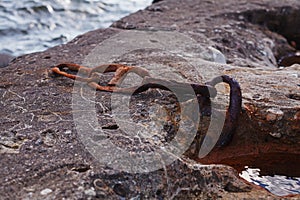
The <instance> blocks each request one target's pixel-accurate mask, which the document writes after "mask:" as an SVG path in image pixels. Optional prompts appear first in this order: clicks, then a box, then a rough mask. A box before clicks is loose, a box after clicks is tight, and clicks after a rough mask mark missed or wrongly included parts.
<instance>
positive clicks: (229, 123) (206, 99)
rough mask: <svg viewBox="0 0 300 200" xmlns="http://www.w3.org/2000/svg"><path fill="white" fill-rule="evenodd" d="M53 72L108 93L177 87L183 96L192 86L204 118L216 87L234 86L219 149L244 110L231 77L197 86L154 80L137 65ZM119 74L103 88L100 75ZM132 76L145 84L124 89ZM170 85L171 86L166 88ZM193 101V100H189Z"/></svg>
mask: <svg viewBox="0 0 300 200" xmlns="http://www.w3.org/2000/svg"><path fill="white" fill-rule="evenodd" d="M65 68H67V69H69V70H71V71H78V72H79V73H78V74H80V75H73V74H69V73H67V72H66V71H63V69H65ZM52 72H54V73H56V74H59V75H62V76H65V77H67V78H70V79H73V80H75V79H76V80H77V81H81V82H86V83H87V85H89V86H90V87H92V88H94V89H96V90H100V91H106V92H117V93H124V94H137V93H141V92H144V91H146V90H148V89H150V88H158V89H162V90H169V91H170V89H169V88H176V90H177V91H180V92H181V93H182V94H185V89H186V88H187V87H192V88H193V90H194V92H195V94H196V96H197V99H198V103H199V105H200V112H201V114H202V115H210V113H211V101H210V98H214V97H215V96H216V95H217V90H216V88H215V85H216V84H218V83H221V82H225V83H227V84H229V86H230V102H229V107H228V110H227V113H226V119H225V124H224V127H223V130H222V133H221V136H220V138H219V140H218V142H217V146H225V145H227V144H229V142H230V141H231V139H232V137H233V132H234V131H235V129H236V127H237V120H238V115H239V114H240V111H241V104H242V94H241V89H240V86H239V84H238V82H237V81H235V80H234V79H232V78H231V77H229V76H227V75H223V76H219V77H216V78H214V79H212V80H211V81H209V82H207V83H206V84H205V85H200V84H196V83H183V82H176V81H167V80H162V79H156V78H152V77H151V76H150V73H149V71H148V70H146V69H144V68H141V67H137V66H126V65H122V64H105V65H100V66H97V67H94V68H88V67H84V66H81V65H78V64H73V63H62V64H59V65H57V66H55V67H53V68H52ZM108 72H115V74H114V76H113V78H112V79H111V80H110V81H109V82H108V84H107V85H106V86H103V85H100V84H99V83H98V82H99V76H98V75H97V73H108ZM128 73H135V74H137V75H138V76H140V77H142V78H143V81H142V84H141V85H139V86H135V87H128V88H121V87H118V86H119V85H121V83H122V81H123V80H124V78H125V77H126V75H127V74H128ZM166 86H168V87H166ZM187 98H193V97H187Z"/></svg>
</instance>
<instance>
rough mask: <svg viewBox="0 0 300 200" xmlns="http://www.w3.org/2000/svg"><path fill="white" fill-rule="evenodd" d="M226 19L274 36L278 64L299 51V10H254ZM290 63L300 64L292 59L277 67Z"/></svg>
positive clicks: (233, 14) (282, 8)
mask: <svg viewBox="0 0 300 200" xmlns="http://www.w3.org/2000/svg"><path fill="white" fill-rule="evenodd" d="M227 17H229V18H234V19H236V20H242V21H246V22H250V23H252V24H256V25H259V26H260V27H262V28H263V29H265V30H263V31H264V32H265V34H266V35H269V36H270V37H272V36H275V44H274V45H275V46H274V49H273V51H274V55H275V57H276V59H277V61H279V62H280V61H281V62H282V59H283V58H285V57H286V56H291V55H293V54H294V53H295V52H296V51H297V50H300V21H299V18H300V8H294V7H291V6H284V7H279V8H275V9H272V10H267V9H254V10H247V11H245V12H241V13H230V14H228V15H227ZM270 32H271V33H270ZM275 33H276V34H279V36H282V37H283V38H282V39H284V38H285V39H286V41H284V40H282V39H280V37H278V36H276V35H275ZM270 34H271V35H270ZM291 63H292V64H294V63H300V58H297V59H295V58H294V57H292V58H291V59H288V60H285V61H284V63H279V65H283V66H289V65H291Z"/></svg>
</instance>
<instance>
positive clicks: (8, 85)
mask: <svg viewBox="0 0 300 200" xmlns="http://www.w3.org/2000/svg"><path fill="white" fill-rule="evenodd" d="M287 5H288V6H287ZM299 10H300V2H299V1H294V0H285V1H282V0H281V1H279V0H275V1H274V0H263V1H261V0H260V1H258V0H253V1H251V2H249V1H225V0H224V1H223V0H222V1H213V0H207V1H194V0H182V1H175V0H164V1H160V2H158V3H155V4H153V5H152V6H149V7H148V8H146V9H145V10H143V11H139V12H137V13H134V14H132V15H130V16H128V17H125V18H123V19H121V20H119V21H117V22H115V23H114V24H113V25H112V27H110V28H108V29H105V30H102V29H99V30H95V31H91V32H89V33H86V34H84V35H80V36H78V37H76V38H75V39H74V40H72V41H71V42H69V43H68V44H66V45H60V46H57V47H54V48H51V49H49V50H47V51H44V52H39V53H34V54H29V55H24V56H21V57H18V58H16V59H15V60H14V61H13V62H11V63H10V64H9V66H8V67H5V68H1V69H0V73H1V83H0V96H1V100H0V105H1V109H2V112H1V114H0V116H1V117H0V124H1V126H0V131H1V135H0V136H1V137H0V154H1V156H0V163H1V166H2V170H1V172H0V180H1V185H0V193H1V195H2V196H1V198H3V199H41V198H44V199H62V198H67V199H102V198H104V197H105V198H108V199H120V198H126V199H131V198H132V199H182V198H186V199H219V198H223V199H241V198H245V199H268V198H271V199H280V198H279V197H276V196H274V195H272V194H271V193H269V192H267V191H265V190H263V189H261V188H259V187H257V186H254V185H251V184H249V183H246V182H245V181H243V180H242V179H240V178H239V177H238V173H237V171H236V170H235V169H234V168H232V167H229V166H227V165H219V164H222V163H223V164H229V165H231V166H233V167H235V168H236V169H237V170H240V169H241V168H242V167H244V166H245V165H254V166H259V167H261V168H262V169H264V168H265V171H266V173H268V171H267V169H272V170H274V171H276V172H277V173H279V174H280V173H282V174H287V173H289V175H291V176H299V174H300V173H299V171H297V170H296V169H298V168H299V167H298V166H299V163H300V161H299V154H300V145H299V143H300V101H299V96H300V86H299V79H300V78H299V77H300V74H299V70H300V65H297V64H295V65H293V66H291V67H286V68H278V67H277V64H276V62H277V61H276V60H278V59H279V58H280V57H281V56H284V55H286V54H288V53H290V52H293V51H296V50H295V49H293V47H292V46H291V45H289V42H291V41H294V42H296V44H300V39H299V30H300V24H299V22H295V21H293V19H295V16H297V14H298V13H300V12H299ZM264 20H265V21H264ZM280 20H281V21H280ZM283 25H285V27H284V29H283V28H282V26H283ZM294 27H295V28H294ZM132 29H133V30H132ZM286 29H288V30H289V31H288V30H286ZM137 30H138V31H140V32H132V31H137ZM274 30H277V33H275V32H274ZM126 31H127V32H126ZM297 31H298V32H297ZM141 32H142V33H145V32H146V33H149V32H150V33H151V34H152V33H153V34H154V35H155V34H161V33H162V35H160V36H162V37H170V38H171V39H173V40H172V41H171V42H170V43H168V44H167V45H166V44H164V46H162V47H160V48H158V47H159V44H160V42H161V38H158V39H156V40H155V39H151V41H150V43H153V44H148V43H145V44H140V43H138V42H137V44H133V42H132V41H135V40H137V41H139V40H140V38H135V37H139V34H140V33H141ZM174 32H176V34H175V35H172V34H173V33H174ZM124 33H125V36H128V37H127V38H126V37H125V38H124V39H123V40H122V37H120V35H121V36H124ZM132 33H134V34H132ZM165 33H167V36H166V34H165ZM122 34H123V35H122ZM151 34H150V35H151ZM147 37H148V36H147ZM284 37H286V38H287V39H288V41H287V40H286V38H284ZM174 38H176V39H177V40H176V41H177V42H178V41H180V42H182V45H177V43H176V44H174V45H173V46H172V44H173V41H174ZM178 38H179V39H178ZM184 38H185V39H184ZM189 38H191V40H189ZM162 39H163V38H162ZM115 41H118V42H115ZM130 41H131V43H130ZM157 41H158V42H157ZM191 41H192V42H191ZM194 41H196V44H197V45H196V46H193V43H194ZM114 42H115V43H114ZM127 43H130V44H132V45H133V46H134V45H137V46H138V47H133V49H134V50H132V51H126V48H127V47H126V48H125V47H124V48H123V46H122V45H121V44H125V45H126V44H127ZM139 45H140V46H139ZM147 45H149V48H147ZM151 45H152V46H151ZM176 45H177V46H176ZM103 46H104V47H106V48H103ZM166 46H168V47H167V48H165V47H166ZM181 46H184V48H183V49H181ZM189 47H190V48H191V49H188V48H189ZM97 48H98V49H97ZM101 48H103V49H104V50H103V49H101ZM163 48H165V49H163ZM95 49H96V52H98V53H99V52H102V51H108V50H110V52H109V53H110V54H111V55H108V54H105V52H103V55H102V54H99V56H98V57H97V56H96V57H95V56H94V57H93V56H92V57H89V56H91V55H94V54H93V52H95ZM111 49H113V51H112V50H111ZM124 49H125V50H124ZM162 49H163V50H162ZM113 53H115V55H113ZM104 55H105V56H106V57H105V56H104ZM224 55H225V58H226V61H227V64H225V63H224ZM109 56H111V57H109ZM62 62H72V63H78V64H84V65H87V66H90V67H92V66H95V65H99V64H101V63H100V62H120V63H126V64H128V65H138V66H145V67H149V68H148V69H149V70H151V67H153V66H157V65H159V66H163V67H165V68H166V69H167V70H165V71H164V69H165V68H163V67H162V68H161V69H160V68H159V69H160V70H162V71H160V72H159V75H165V76H166V77H167V75H168V72H169V71H170V69H171V70H172V69H174V73H172V74H171V75H170V77H171V78H172V76H174V74H175V75H176V77H177V76H178V77H181V78H182V80H185V81H189V82H200V83H204V82H205V81H207V80H209V79H210V78H212V77H213V76H214V75H216V74H227V75H230V76H232V77H234V78H235V79H236V80H238V82H239V83H240V85H241V88H242V91H243V112H242V113H241V117H240V119H239V126H238V128H237V130H236V133H235V135H234V138H233V141H232V142H231V144H230V145H229V146H227V147H223V148H221V149H220V148H219V149H218V148H215V149H214V150H213V151H212V152H210V153H209V154H208V156H206V157H204V158H202V159H200V160H197V161H199V162H200V163H207V164H211V163H215V164H211V165H202V164H200V163H199V162H196V161H195V160H191V159H190V158H187V157H186V156H189V154H187V155H186V156H181V157H180V158H179V157H178V158H177V159H176V160H175V161H174V162H172V163H170V164H168V165H167V166H165V167H164V168H161V169H158V170H154V171H151V172H147V173H127V172H124V171H122V170H119V169H115V168H113V167H111V166H112V165H105V163H104V164H103V163H101V162H100V163H99V159H96V158H95V157H94V156H93V155H92V154H93V153H91V149H89V148H88V147H86V145H85V138H84V137H82V135H80V133H79V132H80V130H79V128H80V127H79V128H78V126H79V125H80V122H81V121H79V122H76V120H74V117H76V116H78V115H76V113H80V114H79V115H81V114H82V116H86V114H87V113H88V112H89V111H91V110H89V109H90V108H89V107H88V108H86V107H80V105H77V107H75V109H74V106H73V105H72V102H73V104H74V94H75V95H76V94H81V93H80V91H77V90H74V87H73V86H74V85H76V83H75V84H74V81H73V80H68V79H66V78H64V77H57V76H55V75H53V74H52V73H51V72H50V69H51V67H52V66H54V65H57V64H59V63H62ZM191 69H193V70H195V69H199V71H193V70H191ZM155 70H157V69H155ZM155 70H153V71H154V72H156V71H155ZM200 72H202V73H203V74H199V73H200ZM176 77H175V78H176ZM167 78H168V77H167ZM173 78H174V77H173ZM104 79H107V80H108V79H109V76H108V77H104ZM87 91H88V90H87ZM219 92H220V96H221V98H220V99H217V100H216V101H217V103H220V101H221V102H222V101H226V95H225V94H227V93H228V89H227V88H226V87H225V88H223V90H221V91H219ZM154 93H155V92H154ZM147 95H149V96H146V97H147V99H145V97H143V96H138V97H137V99H136V100H134V101H135V102H137V104H136V106H133V108H134V109H138V108H139V107H138V106H139V105H141V109H140V110H139V111H138V112H137V114H136V115H137V118H138V119H140V118H141V116H143V115H146V116H147V115H150V114H151V113H150V114H149V113H148V114H147V112H145V113H143V112H144V111H143V109H144V110H146V111H147V110H148V109H149V108H148V107H146V108H145V107H143V106H144V104H146V103H147V102H148V101H147V100H149V102H150V104H151V103H152V104H153V102H155V99H156V97H157V96H159V95H155V94H153V96H151V92H150V93H149V94H147ZM161 95H162V99H160V100H159V102H163V101H164V100H165V99H163V97H164V96H168V95H169V94H165V93H163V94H161ZM81 97H82V98H83V99H84V100H83V101H85V102H94V103H95V102H100V103H95V104H96V109H97V113H96V115H97V119H98V123H99V124H101V126H102V129H108V130H109V131H108V132H109V135H104V136H105V137H110V138H111V140H112V141H114V142H115V143H116V144H117V143H118V145H119V146H120V147H122V148H128V149H129V150H130V151H131V152H138V151H140V150H141V149H142V150H145V149H146V148H150V147H151V146H153V144H152V143H151V142H157V140H154V139H153V140H149V142H150V144H147V145H148V146H142V147H140V146H138V147H136V143H135V142H132V143H130V141H128V140H127V139H126V136H124V133H122V132H120V131H119V130H116V125H115V123H116V122H115V121H114V120H113V119H112V117H111V114H112V110H113V109H114V108H113V105H111V102H110V98H111V97H112V96H111V94H108V93H104V92H97V94H96V95H95V99H96V101H94V99H93V98H91V99H89V97H90V96H88V95H87V96H84V95H81ZM153 97H154V98H153ZM139 98H140V99H139ZM152 100H153V101H152ZM138 103H140V104H138ZM152 104H151V108H153V106H152ZM161 104H163V103H161ZM92 105H93V104H92ZM151 108H150V109H149V110H151ZM85 109H87V110H85ZM134 109H133V110H134ZM132 115H133V116H135V113H133V114H132ZM82 122H83V123H84V125H86V124H89V122H91V121H89V118H87V119H84V118H82ZM78 123H79V124H78ZM92 125H93V123H92V122H91V126H92ZM95 129H97V127H96V128H95ZM204 129H205V128H204ZM153 130H154V132H155V131H157V130H155V129H153ZM154 135H155V134H154ZM88 136H89V135H88V133H87V138H88ZM104 136H102V135H100V136H98V137H104ZM155 136H156V137H158V144H160V143H159V142H161V140H163V139H164V138H160V137H159V135H158V134H157V135H155ZM167 137H168V135H167V136H166V138H167ZM138 139H139V138H138ZM119 143H120V144H119ZM154 146H155V145H154ZM135 147H136V148H135ZM88 150H89V151H88ZM108 153H109V152H108ZM103 156H104V155H103ZM109 156H111V157H112V158H118V157H115V156H118V155H115V154H111V155H109ZM249 158H251V159H249ZM297 159H298V160H297ZM276 161H278V162H279V163H276ZM113 162H114V161H112V163H113ZM286 162H291V163H289V164H288V165H289V166H291V165H294V169H295V170H294V171H293V172H290V171H289V172H288V170H287V169H286V167H284V165H287V163H286ZM262 163H263V164H262ZM119 164H120V163H119ZM124 165H126V163H124ZM278 165H280V166H281V167H277V168H275V169H274V166H278ZM146 171H147V170H146ZM297 198H299V196H298V197H297V196H295V197H286V199H297ZM281 199H284V198H281Z"/></svg>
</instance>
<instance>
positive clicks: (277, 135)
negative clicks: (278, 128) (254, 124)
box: [269, 133, 281, 138]
mask: <svg viewBox="0 0 300 200" xmlns="http://www.w3.org/2000/svg"><path fill="white" fill-rule="evenodd" d="M269 134H270V135H271V136H272V137H274V138H281V133H269Z"/></svg>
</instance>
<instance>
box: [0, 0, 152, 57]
mask: <svg viewBox="0 0 300 200" xmlns="http://www.w3.org/2000/svg"><path fill="white" fill-rule="evenodd" d="M151 2H152V0H126V1H122V0H0V53H7V54H11V55H14V56H19V55H22V54H27V53H32V52H36V51H43V50H45V49H47V48H49V47H53V46H55V45H59V44H63V43H66V42H68V41H70V40H71V39H73V38H74V37H76V36H77V35H80V34H83V33H85V32H87V31H90V30H95V29H98V28H106V27H108V26H110V25H111V24H112V23H113V22H114V21H116V20H118V19H120V18H122V17H124V16H126V15H128V14H130V13H133V12H135V11H138V10H140V9H144V8H145V7H147V6H148V5H150V4H151Z"/></svg>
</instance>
